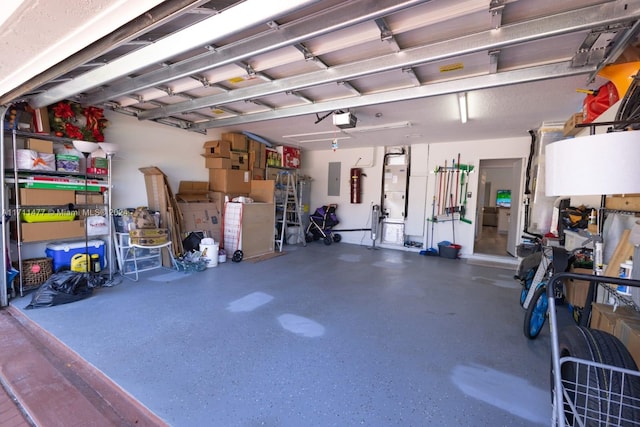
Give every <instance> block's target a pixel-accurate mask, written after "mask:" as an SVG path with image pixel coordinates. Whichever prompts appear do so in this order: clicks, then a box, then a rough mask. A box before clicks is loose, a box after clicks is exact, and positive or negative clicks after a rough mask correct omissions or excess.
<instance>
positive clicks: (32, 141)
mask: <svg viewBox="0 0 640 427" xmlns="http://www.w3.org/2000/svg"><path fill="white" fill-rule="evenodd" d="M24 148H26V149H29V150H33V151H37V152H38V153H47V154H53V142H51V141H45V140H44V139H36V138H27V140H26V142H25V144H24Z"/></svg>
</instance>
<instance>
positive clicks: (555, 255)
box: [515, 233, 597, 339]
mask: <svg viewBox="0 0 640 427" xmlns="http://www.w3.org/2000/svg"><path fill="white" fill-rule="evenodd" d="M529 234H531V235H532V236H533V237H534V239H535V240H534V242H535V244H536V245H538V247H539V250H538V251H536V252H534V253H532V254H530V255H529V256H527V257H525V258H524V259H523V260H522V261H521V263H520V265H519V266H518V271H517V273H516V275H515V278H516V279H517V280H520V282H521V284H522V287H523V289H522V291H521V293H520V305H521V306H522V308H524V309H525V315H524V324H523V332H524V336H525V337H527V338H529V339H535V338H537V337H538V335H539V334H540V331H542V327H543V326H544V323H545V321H546V318H547V312H548V303H547V298H546V293H547V284H548V283H549V280H550V278H551V277H552V276H553V274H554V273H557V272H562V271H567V270H568V269H569V267H570V266H571V264H572V263H573V260H574V258H575V255H576V253H578V252H580V251H582V250H584V247H585V246H586V245H587V244H588V243H589V242H590V241H591V240H593V239H595V238H597V236H589V237H588V238H587V239H586V240H585V242H583V243H582V245H581V246H580V247H577V248H574V249H572V250H566V249H565V248H564V247H560V246H549V245H545V244H543V239H542V237H541V236H540V235H534V234H532V233H529ZM536 262H537V264H536ZM553 295H554V297H555V299H556V301H557V302H558V304H562V303H563V302H564V291H563V283H562V282H556V283H554V284H553Z"/></svg>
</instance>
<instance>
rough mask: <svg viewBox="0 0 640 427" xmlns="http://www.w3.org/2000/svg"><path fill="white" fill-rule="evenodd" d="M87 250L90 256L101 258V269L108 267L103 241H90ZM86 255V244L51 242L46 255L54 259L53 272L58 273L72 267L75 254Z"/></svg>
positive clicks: (78, 242)
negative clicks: (96, 255) (94, 255)
mask: <svg viewBox="0 0 640 427" xmlns="http://www.w3.org/2000/svg"><path fill="white" fill-rule="evenodd" d="M87 247H88V248H87V249H88V250H89V255H93V254H98V255H99V256H100V267H101V269H104V268H105V267H106V260H105V257H104V242H103V241H102V240H89V241H88V242H87ZM83 253H85V242H84V240H82V241H73V242H50V243H47V248H46V249H45V254H46V255H47V256H48V257H49V258H53V271H54V272H57V271H59V270H60V269H65V270H68V269H69V268H70V267H71V258H73V256H74V255H75V254H83Z"/></svg>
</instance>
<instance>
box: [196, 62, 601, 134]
mask: <svg viewBox="0 0 640 427" xmlns="http://www.w3.org/2000/svg"><path fill="white" fill-rule="evenodd" d="M594 69H595V66H584V67H573V66H572V65H571V61H565V62H560V63H556V64H550V65H541V66H537V67H530V68H525V69H521V70H513V71H504V72H498V73H496V74H489V75H485V76H476V77H468V78H463V79H458V80H450V81H445V82H440V83H431V84H426V85H422V86H420V87H408V88H403V89H398V90H390V91H386V92H377V93H374V94H369V95H362V96H357V97H351V98H341V99H337V100H332V101H325V102H316V103H315V104H312V105H301V106H295V107H288V108H279V109H276V110H273V111H265V112H260V113H248V114H244V115H241V116H238V117H232V118H227V119H217V120H216V119H214V120H210V121H208V122H199V123H197V124H196V125H195V126H194V130H203V129H212V128H220V127H229V126H238V125H243V124H246V123H253V122H258V121H264V120H275V119H282V118H286V117H296V116H302V115H306V114H314V113H320V112H327V111H334V110H340V109H349V108H356V107H365V106H369V105H377V104H385V103H390V102H396V101H406V100H411V99H419V98H429V97H432V96H439V95H446V94H451V93H458V92H466V91H473V90H479V89H488V88H493V87H500V86H507V85H514V84H521V83H529V82H535V81H541V80H550V79H555V78H562V77H571V76H576V75H582V74H588V73H591V72H593V70H594Z"/></svg>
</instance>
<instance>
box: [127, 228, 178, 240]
mask: <svg viewBox="0 0 640 427" xmlns="http://www.w3.org/2000/svg"><path fill="white" fill-rule="evenodd" d="M168 235H169V230H168V229H166V228H136V229H133V230H131V231H129V237H132V238H133V237H163V236H164V237H166V236H168Z"/></svg>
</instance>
